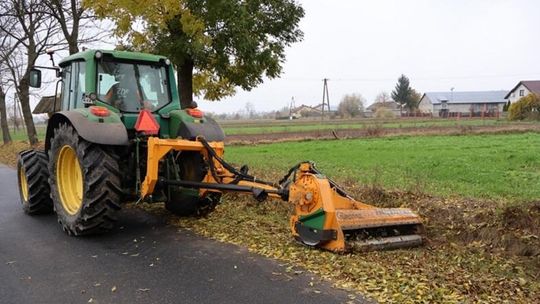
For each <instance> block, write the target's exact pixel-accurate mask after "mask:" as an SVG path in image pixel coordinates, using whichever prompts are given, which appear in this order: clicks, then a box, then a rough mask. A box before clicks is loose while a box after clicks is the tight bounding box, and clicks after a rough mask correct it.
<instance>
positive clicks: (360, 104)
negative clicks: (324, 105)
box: [338, 94, 365, 117]
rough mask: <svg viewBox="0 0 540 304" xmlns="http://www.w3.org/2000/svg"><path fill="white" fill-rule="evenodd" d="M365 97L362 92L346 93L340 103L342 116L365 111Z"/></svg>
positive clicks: (353, 115) (352, 115)
mask: <svg viewBox="0 0 540 304" xmlns="http://www.w3.org/2000/svg"><path fill="white" fill-rule="evenodd" d="M364 103H365V99H364V97H362V95H360V94H351V95H345V96H343V98H342V99H341V102H340V103H339V105H338V113H339V114H340V115H341V117H355V116H359V115H360V114H361V113H362V112H363V111H364Z"/></svg>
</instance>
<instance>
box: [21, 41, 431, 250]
mask: <svg viewBox="0 0 540 304" xmlns="http://www.w3.org/2000/svg"><path fill="white" fill-rule="evenodd" d="M49 55H50V56H51V59H52V56H53V55H52V53H50V54H49ZM53 65H54V60H53ZM40 68H46V67H40ZM49 69H55V70H56V73H57V76H58V77H61V80H59V82H58V84H57V88H58V85H62V87H61V92H62V94H61V95H60V98H56V97H55V98H54V103H53V104H52V105H50V108H51V109H57V108H58V107H57V105H56V103H57V102H58V103H60V108H61V109H62V111H60V112H56V113H51V114H52V115H51V117H50V119H49V122H48V125H47V133H46V140H45V151H36V150H27V151H23V152H21V153H20V154H19V158H18V175H17V176H18V179H19V190H20V194H21V202H22V206H23V209H24V210H25V212H26V213H28V214H37V213H46V212H51V211H52V210H54V211H55V212H56V214H57V216H58V221H59V223H60V224H61V225H62V228H63V229H64V230H65V231H66V232H67V233H68V234H70V235H86V234H93V233H99V232H104V231H108V230H110V229H112V228H113V227H114V222H115V220H116V214H117V211H118V210H119V209H120V206H121V204H122V203H123V202H125V201H137V202H138V201H146V202H165V207H166V208H167V209H168V210H169V211H171V212H173V213H175V214H177V215H181V216H187V215H197V216H204V215H206V214H208V213H210V212H212V211H213V210H214V208H215V206H216V205H217V204H218V203H219V201H220V198H221V195H222V194H223V193H227V192H239V193H250V194H252V195H253V196H254V198H255V199H256V200H258V201H260V202H262V201H265V200H266V199H267V198H274V199H281V200H284V201H287V202H289V203H290V204H291V205H292V206H293V207H294V212H293V215H292V216H291V218H290V229H291V233H292V235H293V237H294V238H295V239H296V240H297V241H299V242H300V243H302V244H304V245H307V246H312V247H318V248H323V249H326V250H330V251H334V252H347V251H350V250H355V251H357V250H358V251H363V250H379V249H394V248H402V247H412V246H418V245H421V244H422V242H423V235H424V231H423V230H424V228H423V225H422V221H421V219H420V217H419V216H418V215H416V214H415V213H413V212H412V211H411V210H409V209H405V208H377V207H374V206H371V205H368V204H365V203H362V202H358V201H356V200H354V199H353V198H352V197H351V196H350V195H348V194H347V193H346V192H345V191H344V190H343V189H342V188H341V187H340V186H339V185H337V184H336V183H335V182H334V181H332V180H331V179H329V178H327V177H326V176H325V175H323V174H322V173H321V172H319V171H318V170H317V168H316V167H315V164H314V163H312V162H308V161H306V162H301V163H299V164H298V165H296V166H294V167H292V168H291V169H290V170H289V171H288V173H287V174H286V175H285V176H284V177H283V178H282V179H281V180H280V181H278V182H275V183H274V182H267V181H263V180H260V179H257V178H255V177H254V176H252V175H250V174H249V172H248V168H247V166H244V167H242V168H241V169H236V168H235V167H234V166H232V165H230V164H229V163H227V162H226V161H225V160H224V158H223V155H224V143H223V141H224V138H225V136H224V133H223V131H222V129H221V128H220V127H219V125H218V124H217V123H216V122H215V121H214V120H213V119H211V118H210V117H207V116H205V115H204V114H203V113H202V112H201V111H200V110H199V109H198V108H197V105H196V104H195V103H188V104H184V103H182V104H181V103H180V100H179V97H178V95H179V94H178V90H177V87H176V86H175V85H174V69H173V68H172V66H171V64H170V61H169V60H168V59H166V58H164V57H161V56H155V55H150V54H142V53H132V52H121V51H104V50H90V51H85V52H81V53H77V54H74V55H72V56H70V57H67V58H66V59H64V60H63V61H61V62H60V64H59V67H54V66H53V67H52V68H49ZM30 80H31V81H30V82H31V85H32V86H33V87H39V86H40V84H41V71H40V70H39V69H36V68H34V69H33V70H32V71H31V73H30ZM68 84H69V88H68V87H67V86H68ZM55 96H56V95H55ZM57 99H59V100H57ZM49 100H50V99H49ZM51 112H52V111H51Z"/></svg>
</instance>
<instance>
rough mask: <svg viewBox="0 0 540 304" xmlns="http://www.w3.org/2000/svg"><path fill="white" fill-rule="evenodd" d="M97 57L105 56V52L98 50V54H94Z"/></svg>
mask: <svg viewBox="0 0 540 304" xmlns="http://www.w3.org/2000/svg"><path fill="white" fill-rule="evenodd" d="M94 56H95V57H96V59H99V58H101V57H102V56H103V53H102V52H101V51H96V54H95V55H94Z"/></svg>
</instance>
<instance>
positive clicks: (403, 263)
mask: <svg viewBox="0 0 540 304" xmlns="http://www.w3.org/2000/svg"><path fill="white" fill-rule="evenodd" d="M142 206H143V207H144V208H145V209H147V210H151V211H153V212H156V213H158V214H160V215H164V214H166V213H164V212H163V209H161V208H163V206H162V205H161V204H153V205H149V204H143V205H142ZM289 207H290V206H288V205H287V203H282V202H276V201H268V202H266V203H261V204H257V203H254V202H253V201H251V200H249V199H246V198H243V197H240V196H235V195H227V196H226V197H225V198H224V200H223V203H222V204H220V205H219V206H218V207H217V209H216V211H215V212H213V213H212V214H210V215H209V216H208V217H206V218H178V217H173V216H171V217H170V222H171V223H172V224H174V225H176V226H177V227H180V228H183V229H190V230H192V231H194V232H196V233H198V234H201V235H203V236H206V237H210V238H213V239H216V240H219V241H222V242H228V243H233V244H237V245H241V246H245V247H247V248H248V249H249V250H250V251H252V252H255V253H258V254H261V255H263V256H266V257H271V258H275V259H278V260H281V261H285V262H286V263H287V264H286V271H287V272H289V273H295V272H296V271H301V270H297V269H296V267H298V266H300V267H303V268H304V269H306V270H308V271H310V272H312V273H314V274H317V275H319V276H320V277H322V278H324V279H328V280H330V281H332V282H334V284H335V286H336V287H340V288H345V289H348V290H355V291H357V292H360V293H362V294H364V295H366V296H369V297H372V298H374V299H376V300H377V301H378V302H381V303H404V302H407V303H409V302H414V303H441V302H444V303H463V302H485V303H501V302H512V303H533V302H534V301H536V300H537V299H539V298H540V283H539V282H538V278H536V279H535V278H534V276H535V275H537V271H538V267H537V266H534V267H532V264H530V263H531V261H532V260H531V259H528V258H525V257H512V256H504V255H501V254H497V253H489V252H486V251H483V250H479V247H478V246H479V245H478V244H471V246H467V245H466V244H463V243H454V245H452V244H450V242H431V244H428V245H426V246H424V247H421V248H414V249H404V250H394V251H380V252H368V253H362V254H360V253H355V254H343V255H339V254H334V253H331V252H327V251H321V250H318V249H312V248H308V247H305V246H301V245H299V244H297V243H296V242H295V241H294V240H293V239H292V237H291V235H290V231H289V223H288V219H289V214H290V212H291V211H290V209H289ZM426 221H428V222H429V218H428V219H426ZM433 224H435V223H430V224H429V225H433ZM428 229H433V228H431V226H428ZM456 242H457V241H456ZM527 265H531V267H527ZM535 271H536V272H535Z"/></svg>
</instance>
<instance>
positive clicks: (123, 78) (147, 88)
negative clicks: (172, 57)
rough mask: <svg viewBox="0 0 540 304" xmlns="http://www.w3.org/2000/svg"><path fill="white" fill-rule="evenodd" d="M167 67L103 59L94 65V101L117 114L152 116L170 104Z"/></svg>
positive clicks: (107, 57) (105, 57)
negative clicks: (95, 73)
mask: <svg viewBox="0 0 540 304" xmlns="http://www.w3.org/2000/svg"><path fill="white" fill-rule="evenodd" d="M167 68H168V65H166V64H161V63H160V62H158V63H153V62H142V61H141V62H130V61H123V60H119V59H116V58H114V57H112V56H104V58H103V59H102V60H99V61H98V62H97V84H96V97H97V100H99V101H101V102H104V103H107V104H109V105H111V106H113V107H115V108H117V109H118V110H120V112H128V113H129V112H139V111H140V110H142V109H146V110H150V111H151V112H154V111H156V110H159V109H160V108H162V107H163V106H165V105H167V104H168V103H170V102H171V94H170V92H169V85H168V84H169V80H168V75H167Z"/></svg>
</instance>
